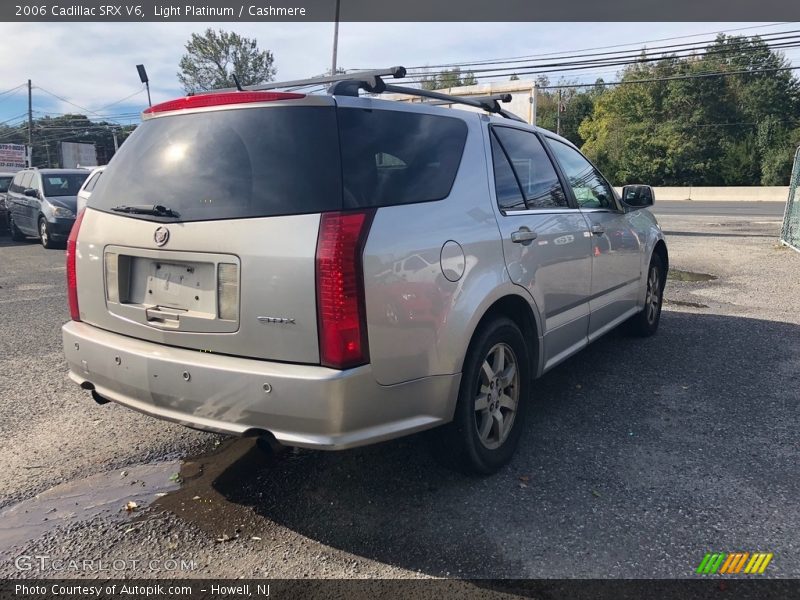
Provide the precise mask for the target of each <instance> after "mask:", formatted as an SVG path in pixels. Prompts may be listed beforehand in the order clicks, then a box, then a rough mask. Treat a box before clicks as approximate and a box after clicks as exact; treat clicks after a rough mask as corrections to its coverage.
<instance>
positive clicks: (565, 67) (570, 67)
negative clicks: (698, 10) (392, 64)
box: [405, 36, 800, 83]
mask: <svg viewBox="0 0 800 600" xmlns="http://www.w3.org/2000/svg"><path fill="white" fill-rule="evenodd" d="M742 44H745V42H740V43H736V44H730V45H729V46H727V47H721V48H713V49H712V48H709V49H708V50H707V51H706V52H704V53H703V54H702V55H698V56H701V57H702V56H716V55H725V54H735V53H740V54H741V53H746V52H747V51H745V50H744V49H742V48H738V46H741V45H742ZM731 46H733V47H731ZM766 47H767V49H769V50H776V49H784V48H797V47H800V36H792V39H791V41H786V42H781V43H780V44H773V45H769V44H767V45H766ZM759 49H760V48H755V49H753V50H759ZM692 56H693V55H692V54H689V55H686V56H678V55H676V54H674V53H670V54H668V55H666V56H661V57H647V56H646V55H645V56H644V57H643V56H642V55H641V54H639V55H638V57H625V56H621V57H611V58H608V59H595V60H587V61H575V62H560V63H559V62H554V63H547V64H541V65H532V64H529V65H520V66H517V67H505V68H493V69H477V70H472V71H470V72H471V73H472V74H473V75H474V74H476V73H478V74H480V73H483V75H481V77H483V78H488V77H501V76H503V75H507V74H509V73H513V74H516V75H520V74H543V73H556V72H561V71H581V70H586V69H587V68H591V67H608V66H626V65H630V64H639V63H647V62H658V61H662V60H669V59H670V58H676V59H682V58H684V59H685V58H691V57H692ZM617 58H618V59H617ZM526 69H528V71H526ZM447 73H448V72H445V71H443V72H438V73H426V74H424V75H425V76H427V78H430V77H431V76H436V75H446V74H447ZM425 76H423V77H421V78H419V75H417V77H418V78H414V76H412V77H410V78H406V81H405V82H406V83H422V82H424V81H426V77H425Z"/></svg>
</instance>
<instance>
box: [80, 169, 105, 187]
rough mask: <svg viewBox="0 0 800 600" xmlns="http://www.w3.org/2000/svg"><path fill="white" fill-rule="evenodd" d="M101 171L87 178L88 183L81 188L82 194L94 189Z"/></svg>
mask: <svg viewBox="0 0 800 600" xmlns="http://www.w3.org/2000/svg"><path fill="white" fill-rule="evenodd" d="M102 174H103V172H102V171H98V172H97V173H95V174H94V175H92V176H91V177H90V178H89V181H87V182H86V185H84V187H83V191H84V192H91V191H92V190H93V189H94V186H96V185H97V180H98V179H100V175H102Z"/></svg>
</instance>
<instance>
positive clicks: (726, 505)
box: [215, 311, 800, 578]
mask: <svg viewBox="0 0 800 600" xmlns="http://www.w3.org/2000/svg"><path fill="white" fill-rule="evenodd" d="M798 340H800V326H798V325H794V324H788V323H781V322H772V321H763V320H756V319H750V318H740V317H732V316H720V315H712V314H698V313H689V312H673V311H665V312H664V313H663V318H662V323H661V330H660V331H659V333H658V335H657V336H655V337H653V338H649V339H637V338H628V337H626V336H624V335H623V334H622V333H620V332H614V333H612V334H610V335H608V336H606V337H604V338H603V339H601V340H599V341H597V342H596V343H594V344H592V345H590V346H589V347H588V348H587V349H585V350H584V351H583V352H581V353H579V354H578V355H576V356H575V357H573V358H571V359H570V360H568V361H567V362H565V363H564V364H562V365H560V366H559V367H557V368H556V369H554V370H553V371H551V372H550V373H548V374H547V375H545V376H544V377H543V378H542V379H540V380H538V381H537V382H536V383H535V385H534V387H533V390H534V391H533V397H532V399H531V401H532V402H533V407H532V410H531V411H530V412H529V418H528V420H527V422H526V423H525V431H524V435H523V437H522V441H521V444H520V447H519V449H518V451H517V454H516V456H515V458H514V459H513V461H512V462H511V464H510V465H508V466H507V467H506V468H505V469H503V470H502V471H501V472H499V473H498V474H496V475H494V476H491V477H486V478H477V477H469V476H465V475H463V474H459V473H456V472H453V471H450V470H448V469H446V468H444V467H442V466H440V465H439V464H438V463H437V462H436V461H435V460H434V459H433V458H432V456H431V455H430V454H429V452H428V450H427V445H426V444H425V443H424V442H425V436H424V435H417V436H412V437H410V438H406V439H402V440H397V441H394V442H388V443H384V444H381V445H377V446H372V447H367V448H361V449H355V450H350V451H345V452H337V453H325V452H310V451H301V452H299V453H288V454H287V455H286V457H285V458H281V459H278V460H276V461H274V462H272V463H271V464H270V465H269V466H268V467H266V468H263V469H259V470H257V471H254V472H252V475H251V477H249V478H248V479H246V480H244V481H243V480H242V479H236V480H231V478H227V479H226V480H225V481H224V482H222V481H218V482H217V484H215V487H216V488H217V489H218V491H220V492H221V493H222V494H223V495H224V496H225V497H226V498H227V499H228V500H230V501H232V502H234V503H237V504H241V505H245V506H250V507H252V509H253V510H254V511H255V512H256V513H257V514H259V515H261V516H263V517H265V518H267V519H269V520H271V521H273V522H275V523H277V524H280V525H282V526H285V527H287V528H289V529H291V530H293V531H295V532H297V533H298V534H301V535H303V536H306V537H308V538H310V539H312V540H316V541H318V542H320V543H322V544H325V545H329V546H332V547H334V548H337V549H340V550H344V551H346V552H349V553H352V554H354V555H358V556H361V557H365V558H367V559H371V560H375V561H378V562H381V563H387V564H390V565H394V566H397V567H401V568H404V569H408V570H412V571H420V572H422V573H425V574H428V575H434V576H453V577H473V578H498V577H500V578H506V577H513V578H519V577H686V576H690V575H692V574H693V573H694V568H696V565H697V563H698V562H699V560H700V559H701V558H702V557H703V554H704V553H705V552H707V551H709V550H710V549H720V550H726V549H730V550H731V551H734V550H748V549H751V548H760V549H766V550H768V551H770V552H775V556H776V557H781V558H782V560H780V561H777V560H776V566H775V569H776V570H778V569H780V568H781V567H780V565H778V563H780V564H782V565H784V566H783V569H785V570H783V571H777V572H779V573H780V574H781V575H782V576H797V575H798V574H800V571H798V565H800V562H798V561H797V560H796V559H797V558H798V556H797V554H798V552H799V551H798V549H797V548H796V547H795V548H792V546H791V542H790V540H791V539H793V537H794V536H795V533H794V532H796V528H797V525H798V517H800V510H798V498H799V497H800V493H798V492H800V489H798V478H797V477H796V465H797V462H796V461H797V459H798V446H797V441H796V440H797V436H796V431H797V425H798V417H797V414H798V413H797V408H798V401H799V398H798V389H800V385H798V383H800V382H799V381H798V372H800V366H799V365H800V346H799V345H798ZM376 401H379V399H376ZM781 552H782V554H781ZM792 559H795V560H792Z"/></svg>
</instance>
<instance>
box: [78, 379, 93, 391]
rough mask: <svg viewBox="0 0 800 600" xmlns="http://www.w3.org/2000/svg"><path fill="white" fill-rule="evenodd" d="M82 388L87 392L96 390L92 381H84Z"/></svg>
mask: <svg viewBox="0 0 800 600" xmlns="http://www.w3.org/2000/svg"><path fill="white" fill-rule="evenodd" d="M81 387H82V388H83V389H85V390H94V384H93V383H92V382H91V381H84V382H83V383H82V384H81Z"/></svg>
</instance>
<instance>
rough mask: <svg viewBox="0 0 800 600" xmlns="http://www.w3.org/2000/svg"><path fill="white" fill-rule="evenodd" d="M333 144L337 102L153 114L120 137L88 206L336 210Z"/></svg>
mask: <svg viewBox="0 0 800 600" xmlns="http://www.w3.org/2000/svg"><path fill="white" fill-rule="evenodd" d="M337 149H338V139H337V132H336V113H335V109H334V108H333V107H330V108H328V107H279V106H276V107H271V108H247V109H230V110H218V111H210V112H197V113H191V114H186V115H175V116H168V117H158V118H155V119H151V120H147V121H145V122H144V123H142V125H140V126H139V127H138V128H137V129H136V131H134V132H133V134H132V135H131V136H130V137H129V138H128V139H127V140H125V143H124V144H122V146H121V147H120V150H119V152H118V153H117V154H116V156H114V158H113V160H112V161H111V162H110V163H109V165H108V167H107V168H106V170H105V171H104V172H103V176H102V177H101V178H100V179H99V180H98V182H97V185H96V186H95V188H94V190H93V192H92V195H91V198H90V200H89V201H88V205H89V206H90V207H93V208H98V209H101V210H111V209H113V208H114V207H118V206H122V205H127V206H143V205H148V206H152V205H154V204H160V205H163V206H166V207H168V208H171V209H172V210H173V211H175V212H177V213H178V214H179V215H180V219H179V220H181V221H202V220H217V219H233V218H243V217H264V216H273V215H285V214H301V213H312V212H320V211H323V210H334V209H337V208H339V207H341V168H340V166H339V153H338V151H337ZM137 216H138V215H137ZM142 218H145V219H150V220H158V219H157V218H156V217H153V216H150V215H146V216H143V217H142Z"/></svg>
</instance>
